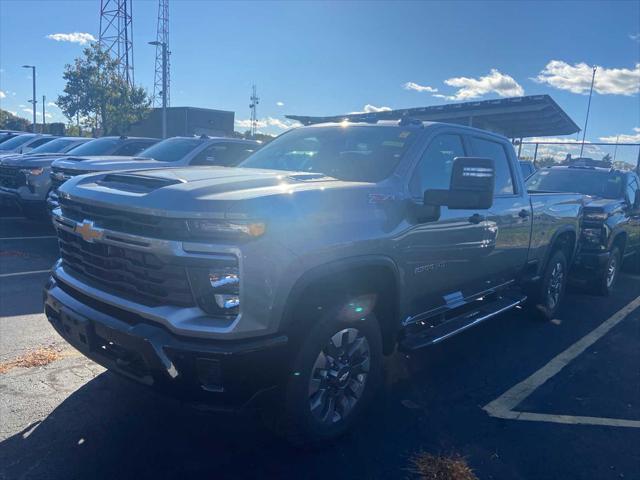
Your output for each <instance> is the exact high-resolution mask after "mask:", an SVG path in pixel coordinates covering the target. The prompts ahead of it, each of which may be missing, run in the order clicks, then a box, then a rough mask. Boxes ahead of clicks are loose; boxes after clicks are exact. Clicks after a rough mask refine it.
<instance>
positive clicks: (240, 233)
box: [188, 220, 266, 237]
mask: <svg viewBox="0 0 640 480" xmlns="http://www.w3.org/2000/svg"><path fill="white" fill-rule="evenodd" d="M188 226H189V231H190V232H192V233H194V234H196V235H199V236H207V235H209V236H228V237H259V236H261V235H263V234H264V232H265V229H266V227H265V224H264V223H260V222H255V223H248V222H247V223H244V222H235V221H234V222H232V221H226V220H189V221H188Z"/></svg>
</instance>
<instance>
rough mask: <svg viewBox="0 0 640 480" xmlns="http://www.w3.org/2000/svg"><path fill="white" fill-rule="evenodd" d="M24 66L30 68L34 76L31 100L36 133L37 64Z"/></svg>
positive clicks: (34, 131) (23, 66)
mask: <svg viewBox="0 0 640 480" xmlns="http://www.w3.org/2000/svg"><path fill="white" fill-rule="evenodd" d="M22 68H30V69H31V76H32V77H33V96H32V97H31V100H30V101H29V102H30V103H32V104H33V133H36V104H37V103H38V101H37V100H36V67H35V65H22Z"/></svg>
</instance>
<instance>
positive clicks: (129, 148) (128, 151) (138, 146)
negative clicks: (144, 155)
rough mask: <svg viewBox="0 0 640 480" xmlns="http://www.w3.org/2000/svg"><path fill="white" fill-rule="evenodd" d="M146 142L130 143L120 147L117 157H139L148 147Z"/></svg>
mask: <svg viewBox="0 0 640 480" xmlns="http://www.w3.org/2000/svg"><path fill="white" fill-rule="evenodd" d="M147 146H148V145H147V143H146V142H129V143H125V144H124V145H123V146H121V147H119V148H118V150H117V151H116V155H120V156H123V157H129V156H133V155H137V154H138V153H140V152H141V151H142V150H144V149H145V148H146V147H147Z"/></svg>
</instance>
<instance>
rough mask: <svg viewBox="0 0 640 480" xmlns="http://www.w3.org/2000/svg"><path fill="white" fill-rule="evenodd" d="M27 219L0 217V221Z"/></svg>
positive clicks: (24, 218) (22, 218)
mask: <svg viewBox="0 0 640 480" xmlns="http://www.w3.org/2000/svg"><path fill="white" fill-rule="evenodd" d="M26 219H27V217H0V221H1V220H26Z"/></svg>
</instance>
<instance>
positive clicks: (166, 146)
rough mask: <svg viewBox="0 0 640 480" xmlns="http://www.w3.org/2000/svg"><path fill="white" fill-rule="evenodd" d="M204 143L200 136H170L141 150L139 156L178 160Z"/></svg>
mask: <svg viewBox="0 0 640 480" xmlns="http://www.w3.org/2000/svg"><path fill="white" fill-rule="evenodd" d="M200 145H202V140H200V139H199V138H169V139H167V140H164V141H162V142H159V143H156V144H155V145H152V146H151V147H149V148H147V149H146V150H143V151H142V152H140V153H139V154H138V155H137V156H138V157H144V158H153V159H154V160H159V161H161V162H176V161H178V160H180V159H182V158H184V156H185V155H187V154H188V153H190V152H192V151H193V149H194V148H197V147H198V146H200Z"/></svg>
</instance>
